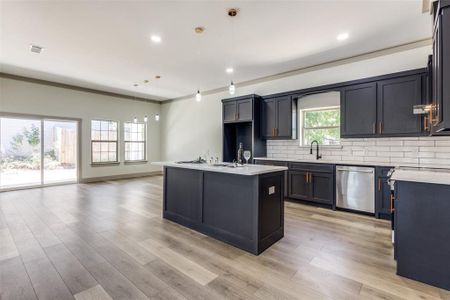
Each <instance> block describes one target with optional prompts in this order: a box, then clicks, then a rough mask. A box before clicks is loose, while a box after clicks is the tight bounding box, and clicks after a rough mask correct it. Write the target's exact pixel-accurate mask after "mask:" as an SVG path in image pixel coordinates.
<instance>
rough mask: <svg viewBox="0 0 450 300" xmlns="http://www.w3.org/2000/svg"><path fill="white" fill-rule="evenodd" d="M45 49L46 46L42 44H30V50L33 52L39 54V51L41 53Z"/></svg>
mask: <svg viewBox="0 0 450 300" xmlns="http://www.w3.org/2000/svg"><path fill="white" fill-rule="evenodd" d="M43 50H44V48H43V47H41V46H36V45H31V46H30V51H31V52H33V53H37V54H39V53H41V52H42V51H43Z"/></svg>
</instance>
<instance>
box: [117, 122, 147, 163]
mask: <svg viewBox="0 0 450 300" xmlns="http://www.w3.org/2000/svg"><path fill="white" fill-rule="evenodd" d="M127 124H130V125H133V124H137V125H143V128H144V140H143V141H133V140H127V139H126V137H125V126H127ZM127 143H130V144H143V145H144V150H143V151H144V157H143V159H126V158H127ZM123 149H124V150H123V153H124V162H125V163H133V162H146V161H147V123H146V122H138V123H136V122H124V123H123Z"/></svg>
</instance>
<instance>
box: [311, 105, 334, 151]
mask: <svg viewBox="0 0 450 300" xmlns="http://www.w3.org/2000/svg"><path fill="white" fill-rule="evenodd" d="M340 117H341V116H340V109H339V107H330V108H319V109H305V110H302V145H309V144H310V143H311V142H312V141H314V140H317V141H318V142H319V144H321V145H338V144H339V141H340V135H341V134H340Z"/></svg>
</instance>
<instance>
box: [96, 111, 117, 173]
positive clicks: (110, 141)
mask: <svg viewBox="0 0 450 300" xmlns="http://www.w3.org/2000/svg"><path fill="white" fill-rule="evenodd" d="M93 122H100V124H101V122H108V127H109V123H116V139H115V140H110V139H109V130H108V140H102V139H101V127H100V139H95V140H94V137H93V136H92V131H93V128H92V123H93ZM100 126H101V125H100ZM90 135H91V165H110V164H119V163H120V161H119V122H118V121H114V120H105V119H92V120H91V124H90ZM94 143H100V145H101V144H102V143H108V144H109V143H115V144H116V147H115V149H116V151H115V152H116V160H114V161H112V160H108V161H94ZM108 152H110V151H109V145H108ZM101 153H102V151H101V146H100V157H101Z"/></svg>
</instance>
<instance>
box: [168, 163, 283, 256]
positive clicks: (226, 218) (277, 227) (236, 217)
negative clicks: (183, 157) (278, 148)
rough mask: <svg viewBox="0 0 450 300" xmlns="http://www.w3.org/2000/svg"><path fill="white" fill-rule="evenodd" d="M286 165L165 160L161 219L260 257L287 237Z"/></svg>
mask: <svg viewBox="0 0 450 300" xmlns="http://www.w3.org/2000/svg"><path fill="white" fill-rule="evenodd" d="M285 169H286V168H285V167H275V166H258V165H246V166H243V167H237V168H231V167H228V166H219V167H214V166H209V165H206V164H200V165H199V164H177V163H164V204H163V217H164V218H165V219H168V220H171V221H173V222H176V223H178V224H180V225H183V226H186V227H189V228H191V229H194V230H196V231H199V232H201V233H203V234H206V235H208V236H211V237H213V238H216V239H218V240H221V241H223V242H226V243H228V244H231V245H233V246H235V247H238V248H240V249H243V250H245V251H248V252H250V253H253V254H256V255H258V254H260V253H261V252H263V251H264V250H265V249H267V248H268V247H270V246H271V245H272V244H274V243H275V242H277V241H278V240H279V239H281V238H282V237H283V235H284V206H283V205H284V204H283V201H284V199H283V189H284V186H283V185H284V171H285Z"/></svg>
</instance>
